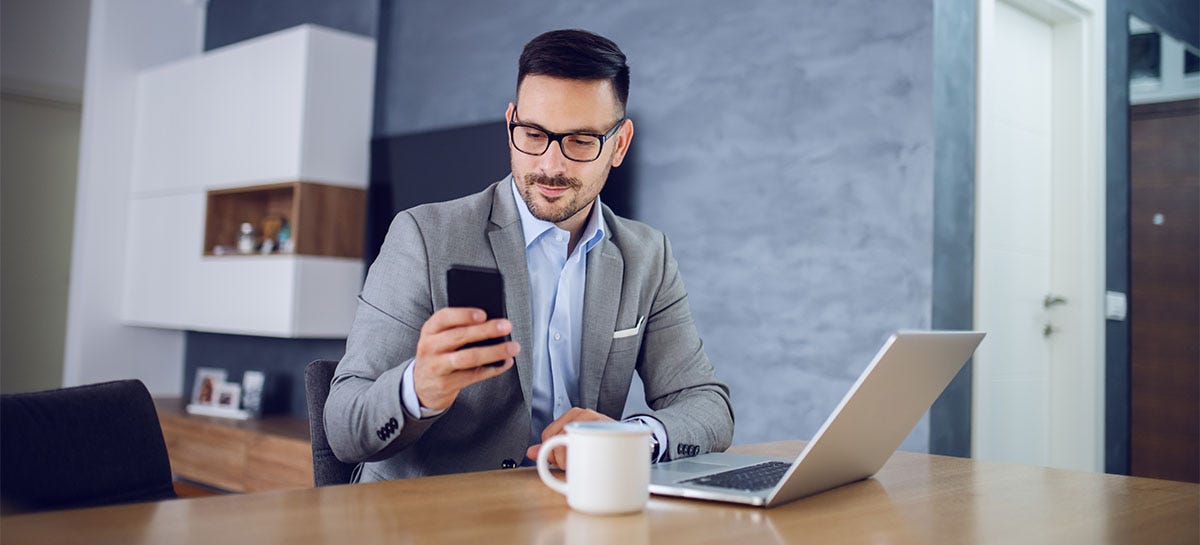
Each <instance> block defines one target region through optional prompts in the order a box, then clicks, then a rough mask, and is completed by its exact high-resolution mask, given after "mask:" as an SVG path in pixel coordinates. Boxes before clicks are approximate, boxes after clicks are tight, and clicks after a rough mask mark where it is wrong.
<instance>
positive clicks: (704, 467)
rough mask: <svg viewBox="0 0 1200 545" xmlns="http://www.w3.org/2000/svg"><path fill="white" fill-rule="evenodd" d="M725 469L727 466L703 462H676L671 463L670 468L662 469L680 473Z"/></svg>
mask: <svg viewBox="0 0 1200 545" xmlns="http://www.w3.org/2000/svg"><path fill="white" fill-rule="evenodd" d="M727 467H729V466H728V465H725V464H706V463H703V462H687V461H678V462H675V463H672V464H671V466H670V468H664V469H669V470H670V471H678V472H681V473H708V472H710V471H716V470H718V469H724V468H727Z"/></svg>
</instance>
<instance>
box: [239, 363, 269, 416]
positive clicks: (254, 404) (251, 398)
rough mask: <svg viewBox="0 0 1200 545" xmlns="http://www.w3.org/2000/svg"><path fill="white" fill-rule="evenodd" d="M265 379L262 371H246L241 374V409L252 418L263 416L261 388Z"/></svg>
mask: <svg viewBox="0 0 1200 545" xmlns="http://www.w3.org/2000/svg"><path fill="white" fill-rule="evenodd" d="M266 381H267V377H266V375H265V374H263V372H262V371H246V372H245V373H243V374H242V407H243V408H244V409H245V410H246V411H247V412H249V413H250V414H251V415H252V416H262V414H263V386H264V385H265V384H266Z"/></svg>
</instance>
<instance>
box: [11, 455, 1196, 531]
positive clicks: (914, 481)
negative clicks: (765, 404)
mask: <svg viewBox="0 0 1200 545" xmlns="http://www.w3.org/2000/svg"><path fill="white" fill-rule="evenodd" d="M801 445H802V443H801V442H800V441H785V442H780V443H766V444H761V445H750V446H743V447H736V448H734V449H732V450H734V451H738V452H746V453H756V454H767V455H774V456H794V455H795V454H796V453H797V452H799V449H800V446H801ZM1198 519H1200V485H1196V484H1189V483H1181V482H1172V481H1161V480H1154V479H1144V478H1134V477H1121V476H1113V475H1102V474H1095V473H1084V472H1077V471H1066V470H1059V469H1048V468H1039V467H1031V466H1021V465H1012V464H1001V463H991V462H982V461H975V460H970V459H962V458H949V457H943V456H930V455H924V454H912V453H905V452H899V453H896V455H894V456H893V457H892V458H891V460H890V461H889V462H888V463H887V465H886V466H885V467H884V468H883V470H882V471H881V472H880V473H879V475H877V476H876V478H874V479H870V480H867V481H863V482H860V483H856V484H852V485H848V486H844V487H842V488H838V489H835V490H832V491H829V492H826V493H824V494H819V495H817V496H813V497H810V498H806V499H803V500H799V501H796V502H793V503H790V504H786V505H783V506H780V507H776V508H773V509H759V508H753V507H741V506H732V505H725V504H717V503H706V502H696V501H688V500H677V499H664V498H656V497H651V499H650V504H649V505H648V507H647V509H646V510H645V511H644V512H643V513H640V514H637V515H628V516H621V517H596V516H589V515H583V514H580V513H575V512H572V511H571V510H570V509H569V508H568V507H567V505H566V500H565V498H563V497H562V496H560V495H558V494H556V493H554V492H552V491H550V490H549V489H548V488H546V487H545V486H544V485H543V484H542V483H541V481H539V480H538V477H537V473H536V472H535V471H532V470H530V469H516V470H499V471H489V472H485V473H472V474H462V475H451V476H443V477H429V478H424V479H410V480H405V481H392V482H385V483H371V484H360V485H349V486H337V487H326V488H318V489H309V490H293V491H283V492H265V493H259V494H247V495H237V496H224V497H212V498H200V499H191V500H173V501H166V502H159V503H147V504H135V505H124V506H114V507H101V508H94V509H83V510H77V511H62V512H53V513H41V514H35V515H21V516H15V517H6V518H3V519H0V535H2V536H3V542H4V543H5V544H6V545H20V544H26V543H31V544H32V543H36V544H55V543H88V544H98V543H124V544H135V543H171V544H185V543H196V544H201V545H213V544H226V543H256V544H257V543H287V544H304V543H338V544H346V543H388V544H407V543H422V544H423V543H474V544H485V545H491V544H503V543H523V544H524V543H532V544H543V543H544V544H554V543H564V542H565V543H602V544H621V545H625V544H633V545H640V544H655V545H660V544H661V545H666V544H676V543H679V544H687V545H693V544H697V543H737V544H739V545H741V544H751V543H766V544H778V543H937V544H943V543H1003V544H1015V543H1019V544H1026V543H1053V544H1056V545H1058V544H1093V543H1152V544H1170V543H1196V542H1197V541H1198V540H1200V521H1198Z"/></svg>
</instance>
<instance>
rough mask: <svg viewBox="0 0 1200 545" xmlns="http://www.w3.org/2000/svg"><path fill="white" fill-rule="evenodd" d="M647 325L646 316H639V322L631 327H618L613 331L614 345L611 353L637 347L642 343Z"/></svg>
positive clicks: (610, 350)
mask: <svg viewBox="0 0 1200 545" xmlns="http://www.w3.org/2000/svg"><path fill="white" fill-rule="evenodd" d="M645 326H646V317H645V316H641V317H639V318H638V321H637V324H636V325H634V326H633V327H631V328H627V329H618V330H616V331H614V332H613V339H612V347H611V348H609V353H612V354H615V353H618V352H624V351H627V350H633V349H636V348H637V347H638V346H640V345H641V344H642V329H644V328H645Z"/></svg>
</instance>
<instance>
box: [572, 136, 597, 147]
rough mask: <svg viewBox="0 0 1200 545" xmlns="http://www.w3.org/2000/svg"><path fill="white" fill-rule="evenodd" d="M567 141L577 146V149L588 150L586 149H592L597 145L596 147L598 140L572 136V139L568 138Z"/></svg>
mask: <svg viewBox="0 0 1200 545" xmlns="http://www.w3.org/2000/svg"><path fill="white" fill-rule="evenodd" d="M567 141H568V142H569V143H570V144H571V145H572V146H575V147H580V148H586V147H591V146H595V145H596V139H595V138H589V137H586V136H571V137H568V138H567Z"/></svg>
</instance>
